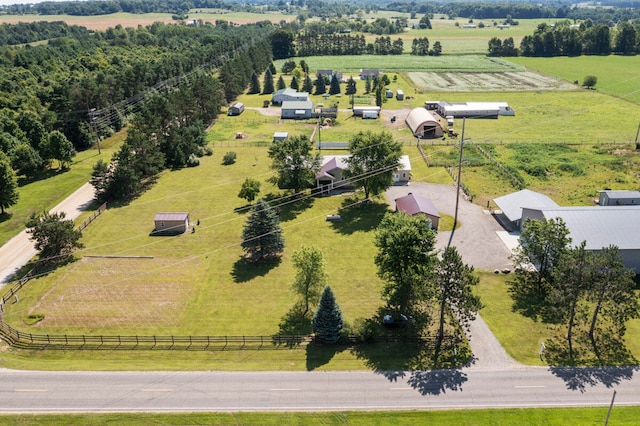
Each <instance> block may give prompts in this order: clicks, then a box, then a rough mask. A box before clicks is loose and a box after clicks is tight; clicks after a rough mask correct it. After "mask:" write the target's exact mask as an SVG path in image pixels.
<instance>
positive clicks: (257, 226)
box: [242, 199, 284, 262]
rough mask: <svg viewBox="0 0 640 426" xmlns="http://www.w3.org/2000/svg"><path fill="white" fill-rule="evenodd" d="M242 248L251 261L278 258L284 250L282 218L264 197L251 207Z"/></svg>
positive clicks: (243, 234)
mask: <svg viewBox="0 0 640 426" xmlns="http://www.w3.org/2000/svg"><path fill="white" fill-rule="evenodd" d="M242 249H243V250H244V251H245V253H246V255H247V260H248V261H249V262H259V261H268V260H274V259H278V258H279V257H280V255H281V254H282V252H283V250H284V237H283V235H282V228H281V227H280V219H279V218H278V215H277V214H276V212H275V211H274V210H273V209H272V208H271V207H270V206H269V203H267V202H266V201H264V200H262V199H260V200H258V201H257V202H256V203H255V204H254V205H253V207H252V208H251V213H249V217H248V218H247V223H246V224H245V226H244V229H243V230H242Z"/></svg>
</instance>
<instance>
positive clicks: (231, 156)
mask: <svg viewBox="0 0 640 426" xmlns="http://www.w3.org/2000/svg"><path fill="white" fill-rule="evenodd" d="M236 158H237V155H236V153H235V152H234V151H229V152H227V153H226V154H225V155H224V157H223V158H222V164H224V165H225V166H229V165H231V164H233V163H235V162H236Z"/></svg>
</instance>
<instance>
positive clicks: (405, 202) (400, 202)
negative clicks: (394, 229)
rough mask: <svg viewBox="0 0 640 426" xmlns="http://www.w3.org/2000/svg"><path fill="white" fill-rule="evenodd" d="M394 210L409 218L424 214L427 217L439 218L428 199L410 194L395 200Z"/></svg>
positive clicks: (436, 210) (434, 207)
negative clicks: (409, 216)
mask: <svg viewBox="0 0 640 426" xmlns="http://www.w3.org/2000/svg"><path fill="white" fill-rule="evenodd" d="M396 210H398V211H400V212H403V213H406V214H408V215H411V216H413V215H415V214H418V213H424V214H426V215H429V216H433V217H438V218H439V217H440V215H439V214H438V209H436V206H435V205H434V204H433V202H432V201H431V200H430V199H428V198H426V197H423V196H421V195H415V194H412V193H409V194H407V195H405V196H404V197H400V198H396Z"/></svg>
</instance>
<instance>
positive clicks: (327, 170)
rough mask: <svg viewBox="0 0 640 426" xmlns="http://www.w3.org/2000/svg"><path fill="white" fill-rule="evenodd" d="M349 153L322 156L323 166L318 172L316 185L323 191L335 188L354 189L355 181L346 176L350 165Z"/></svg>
mask: <svg viewBox="0 0 640 426" xmlns="http://www.w3.org/2000/svg"><path fill="white" fill-rule="evenodd" d="M348 158H349V155H325V156H323V157H322V166H321V167H320V171H319V172H318V173H317V174H316V187H317V188H320V189H321V192H327V191H332V190H334V189H353V183H352V182H350V181H349V180H347V178H346V177H345V171H346V170H347V168H348V167H349V164H348V163H347V159H348Z"/></svg>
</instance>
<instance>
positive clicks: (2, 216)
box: [0, 211, 13, 223]
mask: <svg viewBox="0 0 640 426" xmlns="http://www.w3.org/2000/svg"><path fill="white" fill-rule="evenodd" d="M12 216H13V214H12V213H9V212H6V211H5V212H2V213H0V223H2V222H5V221H7V220H9V219H11V217H12Z"/></svg>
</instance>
